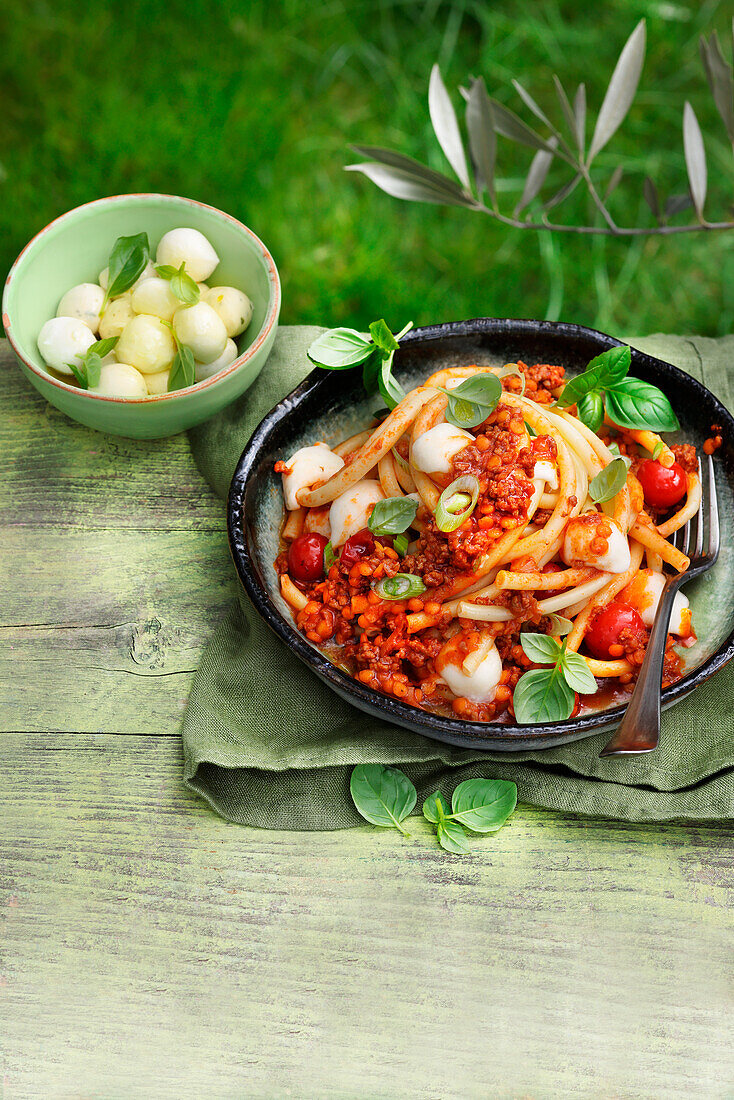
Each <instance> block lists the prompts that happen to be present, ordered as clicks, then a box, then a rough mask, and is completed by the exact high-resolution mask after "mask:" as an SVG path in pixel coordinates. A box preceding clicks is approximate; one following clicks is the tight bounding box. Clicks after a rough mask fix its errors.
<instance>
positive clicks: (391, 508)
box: [367, 497, 418, 535]
mask: <svg viewBox="0 0 734 1100" xmlns="http://www.w3.org/2000/svg"><path fill="white" fill-rule="evenodd" d="M417 511H418V501H417V500H413V498H412V497H388V499H387V500H378V502H377V504H376V505H375V507H374V508H373V509H372V515H371V516H370V518H369V519H368V520H367V526H368V527H369V529H370V531H371V532H372V534H373V535H400V534H402V533H403V531H407V529H408V528H409V527H410V525H411V523H412V522H413V520H414V519H415V514H416V512H417Z"/></svg>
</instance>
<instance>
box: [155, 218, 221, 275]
mask: <svg viewBox="0 0 734 1100" xmlns="http://www.w3.org/2000/svg"><path fill="white" fill-rule="evenodd" d="M155 258H156V263H158V265H159V266H160V265H162V264H170V265H171V267H175V268H176V269H178V268H179V267H180V266H181V264H186V272H187V274H188V275H190V276H191V278H192V279H193V280H194V282H197V283H202V282H204V280H205V279H208V278H209V276H210V275H211V273H212V272H213V271H214V268H215V267H216V266H217V264H218V263H219V256H217V254H216V252H215V251H214V249H213V248H212V246H211V245H210V244H209V241H208V240H207V239H206V237H205V236H204V234H203V233H200V232H199V230H198V229H171V230H170V231H169V232H168V233H164V234H163V236H162V237H161V240H160V244H159V245H158V251H157V252H156V254H155Z"/></svg>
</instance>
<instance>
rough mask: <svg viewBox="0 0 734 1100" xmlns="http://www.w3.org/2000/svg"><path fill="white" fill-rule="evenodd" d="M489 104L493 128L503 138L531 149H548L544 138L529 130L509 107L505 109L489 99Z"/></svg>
mask: <svg viewBox="0 0 734 1100" xmlns="http://www.w3.org/2000/svg"><path fill="white" fill-rule="evenodd" d="M489 103H490V106H491V108H492V118H493V119H494V128H495V130H496V131H497V133H498V134H502V136H503V137H506V138H509V139H510V141H516V142H518V143H519V144H520V145H529V146H530V148H531V149H546V150H547V149H548V147H549V146H548V142H547V141H546V140H545V138H542V137H541V136H540V134H536V133H535V130H531V129H530V127H529V126H528V125H527V124H526V123H524V122H523V120H522V119H521V118H519V117H518V116H517V115H516V114H515V113H514V111H511V110H510V109H509V107H505V106H504V105H503V104H502V103H499V102H498V101H497V100H496V99H491V98H490V100H489Z"/></svg>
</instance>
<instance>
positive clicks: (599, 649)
mask: <svg viewBox="0 0 734 1100" xmlns="http://www.w3.org/2000/svg"><path fill="white" fill-rule="evenodd" d="M623 630H629V631H631V633H632V634H633V635H634V636H635V637H639V638H640V640H642V638H643V636H644V634H645V624H644V623H643V621H642V619H641V618H640V616H639V615H638V614H637V612H636V611H635V609H634V607H630V605H629V604H628V603H610V604H609V606H608V607H605V608H604V609H603V610H602V611H600V612H599V614H598V615H597V617H596V618H595V619H594V621H593V623H592V624H591V629H590V630H588V631H587V633H586V636H585V637H584V641H585V643H586V646H587V648H588V649H589V650H590V651H591V653H592V654H593V656H594V657H598V659H599V660H600V661H609V660H611V659H612V655H611V653H610V652H609V647H610V646H613V645H619V644H620V643H619V637H620V634H621V633H622V631H623Z"/></svg>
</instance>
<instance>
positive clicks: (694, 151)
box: [683, 100, 707, 219]
mask: <svg viewBox="0 0 734 1100" xmlns="http://www.w3.org/2000/svg"><path fill="white" fill-rule="evenodd" d="M683 150H684V152H685V157H686V170H687V172H688V182H689V184H690V187H691V198H692V200H693V205H694V207H695V209H696V213H697V214H698V217H699V219H703V204H704V203H705V201H706V185H707V180H706V150H705V148H704V144H703V137H702V135H701V127H700V126H699V125H698V119H697V118H696V113H695V111H694V110H693V107H691V105H690V103H689V102H688V101H687V100H686V103H685V106H684V107H683Z"/></svg>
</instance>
